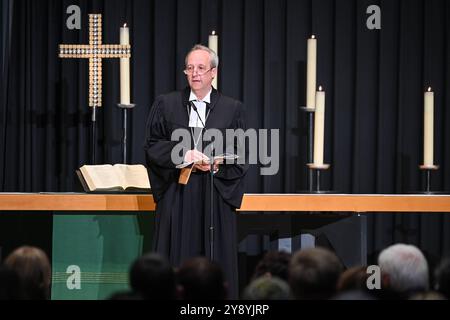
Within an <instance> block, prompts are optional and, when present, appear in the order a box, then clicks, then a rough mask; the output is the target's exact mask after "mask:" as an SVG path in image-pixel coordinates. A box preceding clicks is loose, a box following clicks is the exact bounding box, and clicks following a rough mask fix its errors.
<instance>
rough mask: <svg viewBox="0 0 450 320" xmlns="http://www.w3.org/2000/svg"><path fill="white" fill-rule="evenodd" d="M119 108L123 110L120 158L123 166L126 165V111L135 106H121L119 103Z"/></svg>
mask: <svg viewBox="0 0 450 320" xmlns="http://www.w3.org/2000/svg"><path fill="white" fill-rule="evenodd" d="M117 106H118V107H119V108H121V109H122V110H123V126H122V129H123V136H122V158H123V164H127V131H128V130H127V123H128V120H127V112H128V109H133V108H134V107H135V106H136V105H135V104H121V103H119V104H118V105H117Z"/></svg>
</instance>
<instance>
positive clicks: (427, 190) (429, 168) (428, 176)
mask: <svg viewBox="0 0 450 320" xmlns="http://www.w3.org/2000/svg"><path fill="white" fill-rule="evenodd" d="M419 168H420V170H422V171H423V172H425V190H424V191H423V192H421V193H425V194H433V193H441V192H437V191H431V172H432V171H436V170H438V169H439V166H435V165H431V166H429V165H421V166H419Z"/></svg>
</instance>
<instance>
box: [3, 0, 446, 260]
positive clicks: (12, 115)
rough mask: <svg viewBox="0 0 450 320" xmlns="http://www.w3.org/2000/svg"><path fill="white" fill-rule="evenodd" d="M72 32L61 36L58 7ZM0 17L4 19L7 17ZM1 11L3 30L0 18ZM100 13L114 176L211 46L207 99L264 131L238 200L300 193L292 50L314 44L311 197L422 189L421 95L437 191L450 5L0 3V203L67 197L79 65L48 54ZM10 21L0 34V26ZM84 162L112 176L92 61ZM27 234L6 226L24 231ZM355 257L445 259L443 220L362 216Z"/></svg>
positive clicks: (297, 72)
mask: <svg viewBox="0 0 450 320" xmlns="http://www.w3.org/2000/svg"><path fill="white" fill-rule="evenodd" d="M72 4H78V5H79V6H80V7H81V10H82V29H81V31H78V30H72V31H71V30H68V29H67V28H66V27H65V21H66V19H67V17H68V15H67V14H66V13H65V11H66V8H67V7H68V6H69V5H72ZM372 4H377V5H379V6H380V7H381V10H382V29H381V30H368V29H367V28H366V19H367V18H368V15H367V14H366V8H367V7H368V6H369V5H372ZM11 5H12V6H13V10H11V11H9V9H10V7H11ZM9 12H11V15H9V14H8V13H9ZM88 13H101V14H103V22H104V23H103V28H104V33H103V40H104V43H118V42H119V27H120V26H121V25H122V24H123V23H124V22H127V23H128V24H129V25H130V28H131V29H130V32H131V42H132V55H133V58H132V100H133V102H135V103H136V104H137V107H136V108H135V109H134V110H133V111H132V113H131V119H130V123H129V125H130V131H131V133H130V134H131V137H130V148H131V156H130V162H132V163H144V153H143V149H142V144H143V138H144V126H145V119H146V116H147V114H148V112H149V109H150V106H151V104H152V101H153V100H154V99H155V97H156V96H157V95H159V94H162V93H166V92H169V91H172V90H174V89H180V88H182V87H184V86H185V84H186V83H185V79H184V75H183V73H182V70H183V63H184V55H185V53H186V52H187V51H188V49H189V48H190V47H191V46H192V45H193V44H195V43H199V42H200V43H203V44H207V38H208V34H209V33H210V32H211V30H216V31H217V33H218V34H219V48H220V49H219V56H220V59H221V60H220V68H219V87H220V90H221V91H222V92H223V93H225V94H227V95H230V96H232V97H235V98H237V99H240V100H242V101H243V102H244V103H245V105H246V107H247V123H248V127H252V128H267V129H271V128H279V129H280V137H281V146H280V155H281V157H280V164H281V165H280V166H281V168H280V171H279V173H278V174H277V175H275V176H264V177H263V176H260V175H259V170H258V168H257V167H256V166H253V167H252V168H251V170H250V172H249V175H248V178H247V192H253V193H264V192H271V193H292V192H296V191H297V190H302V189H306V188H307V170H306V166H305V163H306V162H307V161H306V146H307V132H306V127H307V121H306V116H305V115H304V114H303V113H302V112H301V111H300V110H299V106H302V105H303V104H304V103H305V60H306V40H307V38H308V37H309V36H310V35H311V34H315V35H316V36H317V38H318V70H317V71H318V73H317V82H318V84H320V85H322V86H323V87H324V88H325V91H326V111H327V112H326V133H325V141H326V146H325V161H326V162H327V163H330V164H332V167H331V170H329V171H328V172H326V173H325V175H324V181H323V184H324V186H325V187H326V188H329V189H333V190H337V191H340V192H347V193H403V192H408V191H411V190H420V189H422V188H423V182H424V181H423V178H422V176H421V172H420V170H419V169H418V166H419V164H421V162H422V152H423V150H422V149H423V146H422V144H423V143H422V130H423V91H424V89H425V88H426V87H427V86H432V87H433V90H434V91H435V161H436V163H437V164H439V165H440V166H441V168H440V170H439V171H437V172H435V173H433V176H432V188H433V189H434V190H446V191H448V190H449V189H450V170H449V166H448V164H449V161H450V148H449V147H448V146H449V144H450V127H449V126H446V125H445V124H446V123H449V120H450V112H449V107H450V99H449V98H450V97H449V96H448V95H447V94H446V92H447V91H448V89H449V76H450V50H449V45H450V35H449V32H448V31H447V30H450V2H449V1H445V0H427V1H425V0H403V1H401V0H395V1H393V0H385V1H382V0H379V1H375V0H370V1H369V0H359V1H356V0H319V1H311V0H265V1H263V0H246V1H241V0H164V1H146V0H145V1H144V0H135V1H122V0H108V1H75V0H70V1H66V0H65V1H61V0H54V1H50V0H49V1H31V0H14V1H13V0H2V14H1V15H0V16H1V19H2V20H1V24H0V25H1V26H2V32H0V35H1V37H2V38H1V41H0V43H1V45H2V47H1V52H2V53H4V54H2V56H3V57H5V64H4V65H3V66H2V70H4V72H2V83H1V94H2V96H1V101H0V103H1V104H0V126H1V127H0V128H1V130H0V191H3V192H8V191H21V192H37V191H73V190H75V189H76V188H78V182H77V180H76V177H75V175H74V170H75V169H76V168H78V167H79V166H81V165H83V164H85V163H88V162H89V161H90V157H89V117H90V109H89V107H88V106H87V92H88V90H87V78H88V77H87V75H88V73H87V72H88V70H87V61H84V59H80V60H72V59H64V60H62V59H59V58H58V44H59V43H65V44H71V43H73V44H79V43H80V44H81V43H87V42H88V40H87V34H88V32H87V14H88ZM9 22H10V23H9ZM9 36H10V37H11V41H10V42H9ZM103 66H104V68H103V72H104V78H103V79H104V84H103V92H104V95H103V99H104V106H103V107H102V110H101V112H100V123H99V137H98V142H97V147H98V149H97V150H98V159H97V161H98V162H99V163H116V162H120V161H121V145H120V143H121V140H120V139H121V121H122V117H121V113H120V110H119V109H118V108H117V107H116V106H115V104H116V103H117V102H118V100H119V92H120V91H119V62H118V61H117V60H115V61H113V60H104V64H103ZM26 223H27V220H26V219H25V220H23V221H21V222H20V225H21V226H22V225H25V224H26ZM368 231H369V252H370V253H374V252H377V251H379V250H380V249H381V248H383V247H385V246H386V245H388V244H391V243H393V242H399V241H402V242H409V243H414V244H416V245H418V246H419V247H420V248H422V249H423V250H424V251H425V252H427V253H428V254H429V255H430V256H432V257H434V258H435V259H437V258H438V257H440V256H441V255H443V254H447V253H450V219H449V218H447V217H446V216H445V215H443V214H423V215H420V214H395V215H394V214H379V215H370V216H369V228H368Z"/></svg>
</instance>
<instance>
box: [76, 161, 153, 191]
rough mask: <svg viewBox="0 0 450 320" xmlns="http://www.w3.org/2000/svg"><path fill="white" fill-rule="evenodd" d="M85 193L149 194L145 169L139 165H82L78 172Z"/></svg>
mask: <svg viewBox="0 0 450 320" xmlns="http://www.w3.org/2000/svg"><path fill="white" fill-rule="evenodd" d="M77 174H78V177H79V178H80V181H81V183H82V184H83V188H84V189H85V191H86V192H110V191H115V192H141V193H150V191H151V188H150V180H149V178H148V173H147V169H146V168H145V167H144V166H143V165H141V164H136V165H126V164H115V165H110V164H104V165H84V166H82V167H81V168H80V169H79V170H78V172H77Z"/></svg>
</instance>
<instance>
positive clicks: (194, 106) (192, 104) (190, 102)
mask: <svg viewBox="0 0 450 320" xmlns="http://www.w3.org/2000/svg"><path fill="white" fill-rule="evenodd" d="M189 104H190V105H191V107H192V109H194V111H195V113H197V117H198V118H199V119H200V122H201V123H202V125H203V128H206V126H205V123H204V122H203V120H202V117H200V113H198V110H197V106H196V105H195V103H194V102H192V101H189Z"/></svg>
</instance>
